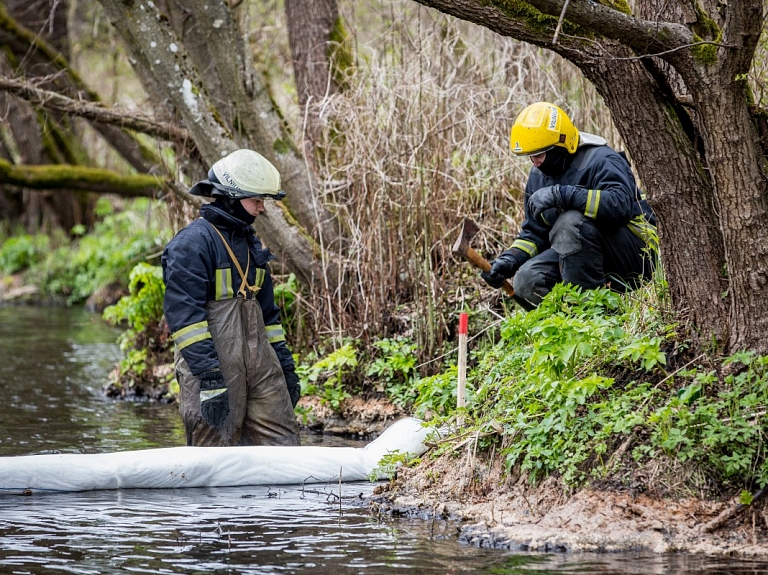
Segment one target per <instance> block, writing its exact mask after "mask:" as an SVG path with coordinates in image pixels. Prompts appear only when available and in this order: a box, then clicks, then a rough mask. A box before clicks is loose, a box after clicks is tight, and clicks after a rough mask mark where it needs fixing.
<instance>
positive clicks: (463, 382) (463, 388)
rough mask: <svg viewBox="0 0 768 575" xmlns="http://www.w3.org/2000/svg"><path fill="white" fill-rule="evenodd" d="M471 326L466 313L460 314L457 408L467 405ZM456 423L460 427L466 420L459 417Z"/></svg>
mask: <svg viewBox="0 0 768 575" xmlns="http://www.w3.org/2000/svg"><path fill="white" fill-rule="evenodd" d="M468 326H469V317H468V316H467V314H466V313H460V314H459V366H458V367H459V378H458V382H457V385H456V407H457V408H462V407H464V406H465V405H466V397H467V328H468ZM456 422H457V424H458V425H459V426H462V425H464V418H463V417H458V418H457V419H456Z"/></svg>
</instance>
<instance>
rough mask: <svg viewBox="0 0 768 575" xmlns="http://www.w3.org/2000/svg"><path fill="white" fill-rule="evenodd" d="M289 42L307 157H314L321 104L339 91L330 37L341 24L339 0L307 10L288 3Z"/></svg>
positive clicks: (320, 0)
mask: <svg viewBox="0 0 768 575" xmlns="http://www.w3.org/2000/svg"><path fill="white" fill-rule="evenodd" d="M285 15H286V22H287V24H288V40H289V42H290V45H291V59H292V61H293V77H294V79H295V80H296V92H297V93H298V96H299V106H300V107H301V110H302V117H303V118H304V124H305V126H306V127H305V129H304V138H305V140H306V142H307V146H306V147H305V150H304V154H305V156H307V157H308V158H313V157H314V150H315V148H316V147H317V145H318V143H319V141H320V134H321V132H322V125H321V123H320V114H319V110H320V107H319V104H320V102H322V101H323V99H324V98H325V97H327V96H328V95H331V94H334V93H336V91H337V86H336V82H335V81H334V80H333V75H332V74H331V65H332V63H331V62H332V61H331V58H330V54H331V50H332V48H333V47H332V45H331V35H332V33H333V30H334V28H335V27H336V26H337V24H338V19H339V8H338V5H337V3H336V0H316V1H315V2H312V9H311V10H307V4H306V2H302V0H285Z"/></svg>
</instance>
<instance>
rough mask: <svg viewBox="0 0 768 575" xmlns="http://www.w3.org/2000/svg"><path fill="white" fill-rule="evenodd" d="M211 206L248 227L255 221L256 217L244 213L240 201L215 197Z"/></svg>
mask: <svg viewBox="0 0 768 575" xmlns="http://www.w3.org/2000/svg"><path fill="white" fill-rule="evenodd" d="M213 205H214V206H216V207H217V208H219V209H222V210H224V211H225V212H227V213H228V214H229V215H230V216H233V217H235V218H237V219H238V220H240V221H241V222H245V223H246V224H248V225H249V226H250V225H251V224H252V223H253V222H255V221H256V216H252V215H251V214H249V213H248V212H246V211H245V208H244V207H243V204H242V203H241V202H240V200H235V199H232V198H226V197H223V196H217V197H216V200H215V201H214V202H213Z"/></svg>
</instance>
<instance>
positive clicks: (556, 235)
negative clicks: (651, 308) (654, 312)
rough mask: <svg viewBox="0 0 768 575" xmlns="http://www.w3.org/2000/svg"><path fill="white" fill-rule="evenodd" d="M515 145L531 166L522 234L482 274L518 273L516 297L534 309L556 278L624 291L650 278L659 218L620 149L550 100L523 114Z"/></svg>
mask: <svg viewBox="0 0 768 575" xmlns="http://www.w3.org/2000/svg"><path fill="white" fill-rule="evenodd" d="M510 145H511V147H512V152H513V153H514V154H515V155H518V156H528V157H529V158H530V159H531V162H532V163H533V167H532V168H531V172H530V174H529V176H528V183H527V184H526V186H525V219H524V221H523V224H522V227H521V230H520V234H519V235H518V237H517V239H516V240H515V241H514V242H513V243H512V246H511V247H510V248H509V249H508V250H505V251H504V252H502V253H501V254H500V255H499V257H498V258H496V259H495V260H494V261H493V262H492V264H491V269H490V271H489V272H483V273H482V274H480V275H481V276H482V278H483V279H484V280H485V281H486V282H487V283H488V284H489V285H490V286H491V287H495V288H498V287H501V285H502V283H503V281H504V280H505V279H507V278H511V277H513V276H514V288H515V295H516V299H517V301H518V302H519V303H520V304H521V305H522V306H523V307H524V308H526V309H533V308H534V307H536V306H537V305H539V303H541V300H542V298H543V297H544V296H545V295H547V294H548V293H549V292H550V290H551V289H552V287H554V285H555V284H556V283H558V282H565V283H570V284H574V285H578V286H581V287H582V288H584V289H595V288H598V287H601V286H606V285H609V284H610V287H611V288H612V289H615V290H617V291H622V292H623V291H627V290H632V289H635V288H637V287H638V286H639V285H640V284H641V283H642V281H643V280H647V279H649V278H650V277H651V274H652V272H653V263H654V261H655V252H656V249H657V239H656V238H657V236H656V227H655V223H656V219H655V217H654V215H653V213H652V212H651V209H650V207H649V206H648V203H647V202H646V201H645V194H644V193H643V192H642V191H641V190H640V189H639V188H638V187H637V185H636V184H635V179H634V177H633V175H632V170H631V169H630V166H629V163H628V162H627V160H626V157H625V156H624V155H623V154H619V153H617V152H616V151H614V150H612V149H611V148H610V147H608V145H607V144H606V142H605V140H604V139H603V138H600V137H599V136H595V135H592V134H587V133H585V132H579V131H578V130H577V129H576V128H575V127H574V125H573V124H572V123H571V120H570V119H569V118H568V116H567V115H566V114H565V112H563V110H561V109H560V108H559V107H557V106H555V105H554V104H550V103H548V102H538V103H536V104H532V105H530V106H528V107H527V108H525V110H523V111H522V112H521V113H520V115H519V116H518V117H517V119H515V122H514V124H513V125H512V131H511V134H510Z"/></svg>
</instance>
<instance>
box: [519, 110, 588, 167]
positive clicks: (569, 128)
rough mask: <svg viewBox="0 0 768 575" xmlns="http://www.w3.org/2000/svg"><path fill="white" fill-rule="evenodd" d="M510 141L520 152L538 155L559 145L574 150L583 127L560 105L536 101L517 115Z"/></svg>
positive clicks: (569, 150)
mask: <svg viewBox="0 0 768 575" xmlns="http://www.w3.org/2000/svg"><path fill="white" fill-rule="evenodd" d="M509 145H510V147H511V148H512V152H513V153H514V154H515V155H516V156H535V155H536V154H542V153H544V152H546V151H547V150H550V149H552V148H554V147H555V146H560V147H562V148H565V149H566V150H568V152H569V153H570V154H573V153H574V152H575V151H576V147H577V146H578V145H579V131H578V130H577V129H576V127H575V126H574V125H573V123H572V122H571V119H570V118H569V117H568V115H567V114H566V113H565V112H563V111H562V110H561V109H560V108H559V107H558V106H555V105H554V104H550V103H549V102H536V103H535V104H531V105H530V106H528V107H527V108H526V109H525V110H523V111H522V112H520V114H519V115H518V116H517V118H515V123H514V124H512V130H511V131H510V134H509Z"/></svg>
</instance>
